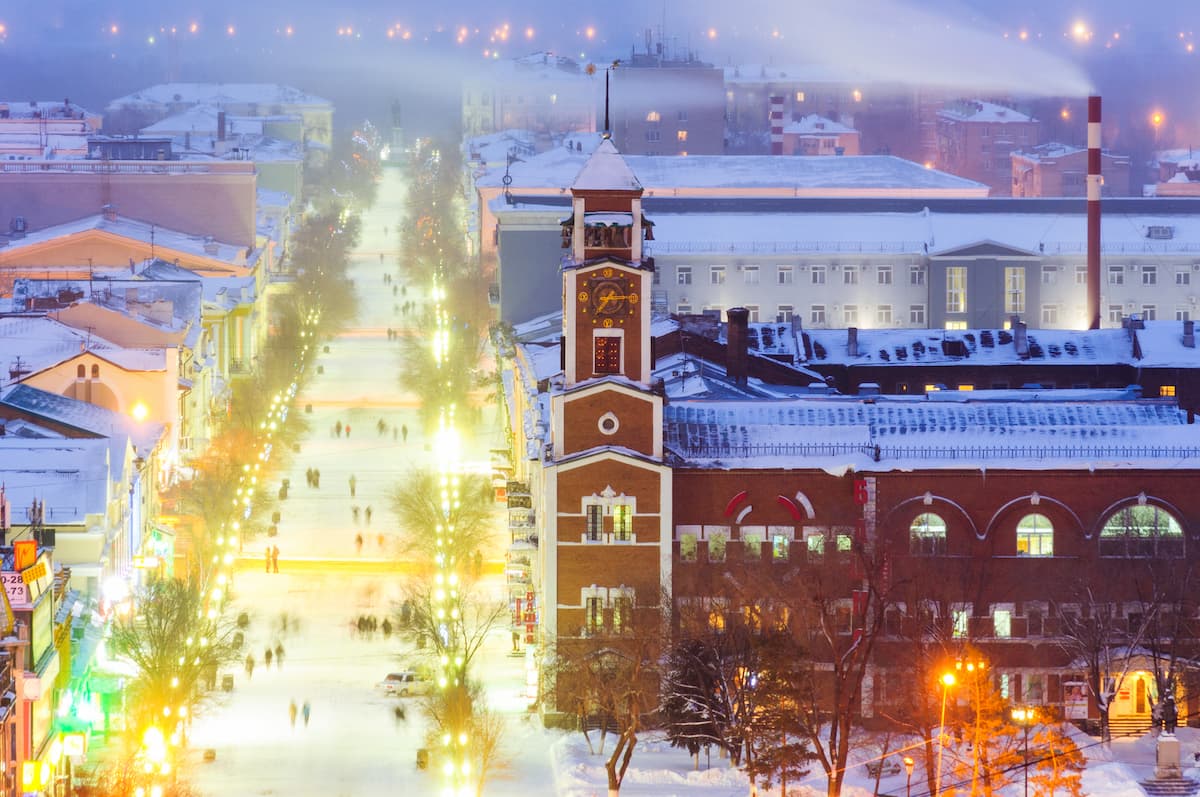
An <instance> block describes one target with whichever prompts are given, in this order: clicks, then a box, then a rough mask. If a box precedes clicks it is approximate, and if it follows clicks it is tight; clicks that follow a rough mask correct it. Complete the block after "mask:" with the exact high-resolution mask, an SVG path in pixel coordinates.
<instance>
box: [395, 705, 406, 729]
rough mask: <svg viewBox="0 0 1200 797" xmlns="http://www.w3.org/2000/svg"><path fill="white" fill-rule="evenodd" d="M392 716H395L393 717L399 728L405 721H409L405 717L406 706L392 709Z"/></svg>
mask: <svg viewBox="0 0 1200 797" xmlns="http://www.w3.org/2000/svg"><path fill="white" fill-rule="evenodd" d="M392 714H393V716H395V717H396V726H397V727H399V726H400V725H403V724H404V720H405V719H407V718H406V717H405V716H404V706H401V705H397V706H396V707H395V708H394V709H392Z"/></svg>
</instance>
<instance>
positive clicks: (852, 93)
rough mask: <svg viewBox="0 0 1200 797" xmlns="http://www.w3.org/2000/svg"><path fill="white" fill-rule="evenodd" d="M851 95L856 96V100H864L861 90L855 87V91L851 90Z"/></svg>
mask: <svg viewBox="0 0 1200 797" xmlns="http://www.w3.org/2000/svg"><path fill="white" fill-rule="evenodd" d="M850 96H851V97H853V98H854V101H855V102H862V92H861V91H859V90H858V89H855V90H854V91H852V92H850Z"/></svg>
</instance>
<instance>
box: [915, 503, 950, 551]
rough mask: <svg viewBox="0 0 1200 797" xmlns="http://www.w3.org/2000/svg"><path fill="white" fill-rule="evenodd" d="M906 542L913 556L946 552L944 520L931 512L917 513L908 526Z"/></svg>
mask: <svg viewBox="0 0 1200 797" xmlns="http://www.w3.org/2000/svg"><path fill="white" fill-rule="evenodd" d="M908 543H909V545H908V550H909V553H911V554H912V555H913V556H941V555H942V554H944V553H946V521H944V520H942V518H941V517H940V516H939V515H935V514H934V513H932V512H926V513H924V514H922V515H917V517H916V519H914V520H913V522H912V525H911V526H909V528H908Z"/></svg>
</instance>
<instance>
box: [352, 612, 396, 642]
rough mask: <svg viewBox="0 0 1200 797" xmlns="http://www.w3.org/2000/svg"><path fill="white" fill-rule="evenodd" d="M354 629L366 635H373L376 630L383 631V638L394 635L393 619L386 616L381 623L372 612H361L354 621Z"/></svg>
mask: <svg viewBox="0 0 1200 797" xmlns="http://www.w3.org/2000/svg"><path fill="white" fill-rule="evenodd" d="M354 629H355V630H356V631H357V632H358V633H360V634H362V635H363V636H366V637H370V636H372V635H373V634H374V633H375V632H376V631H382V632H383V638H384V639H388V638H390V637H391V636H392V630H393V627H392V621H391V620H389V619H388V618H386V617H385V618H383V622H382V623H380V622H379V619H378V618H377V617H375V616H374V615H372V614H360V615H359V616H358V619H357V620H355V621H354Z"/></svg>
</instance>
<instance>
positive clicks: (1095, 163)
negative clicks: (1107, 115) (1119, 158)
mask: <svg viewBox="0 0 1200 797" xmlns="http://www.w3.org/2000/svg"><path fill="white" fill-rule="evenodd" d="M1087 144H1088V152H1087V164H1088V173H1087V312H1088V329H1099V328H1100V186H1101V185H1102V184H1103V178H1102V177H1101V176H1100V98H1099V97H1088V126H1087Z"/></svg>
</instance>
